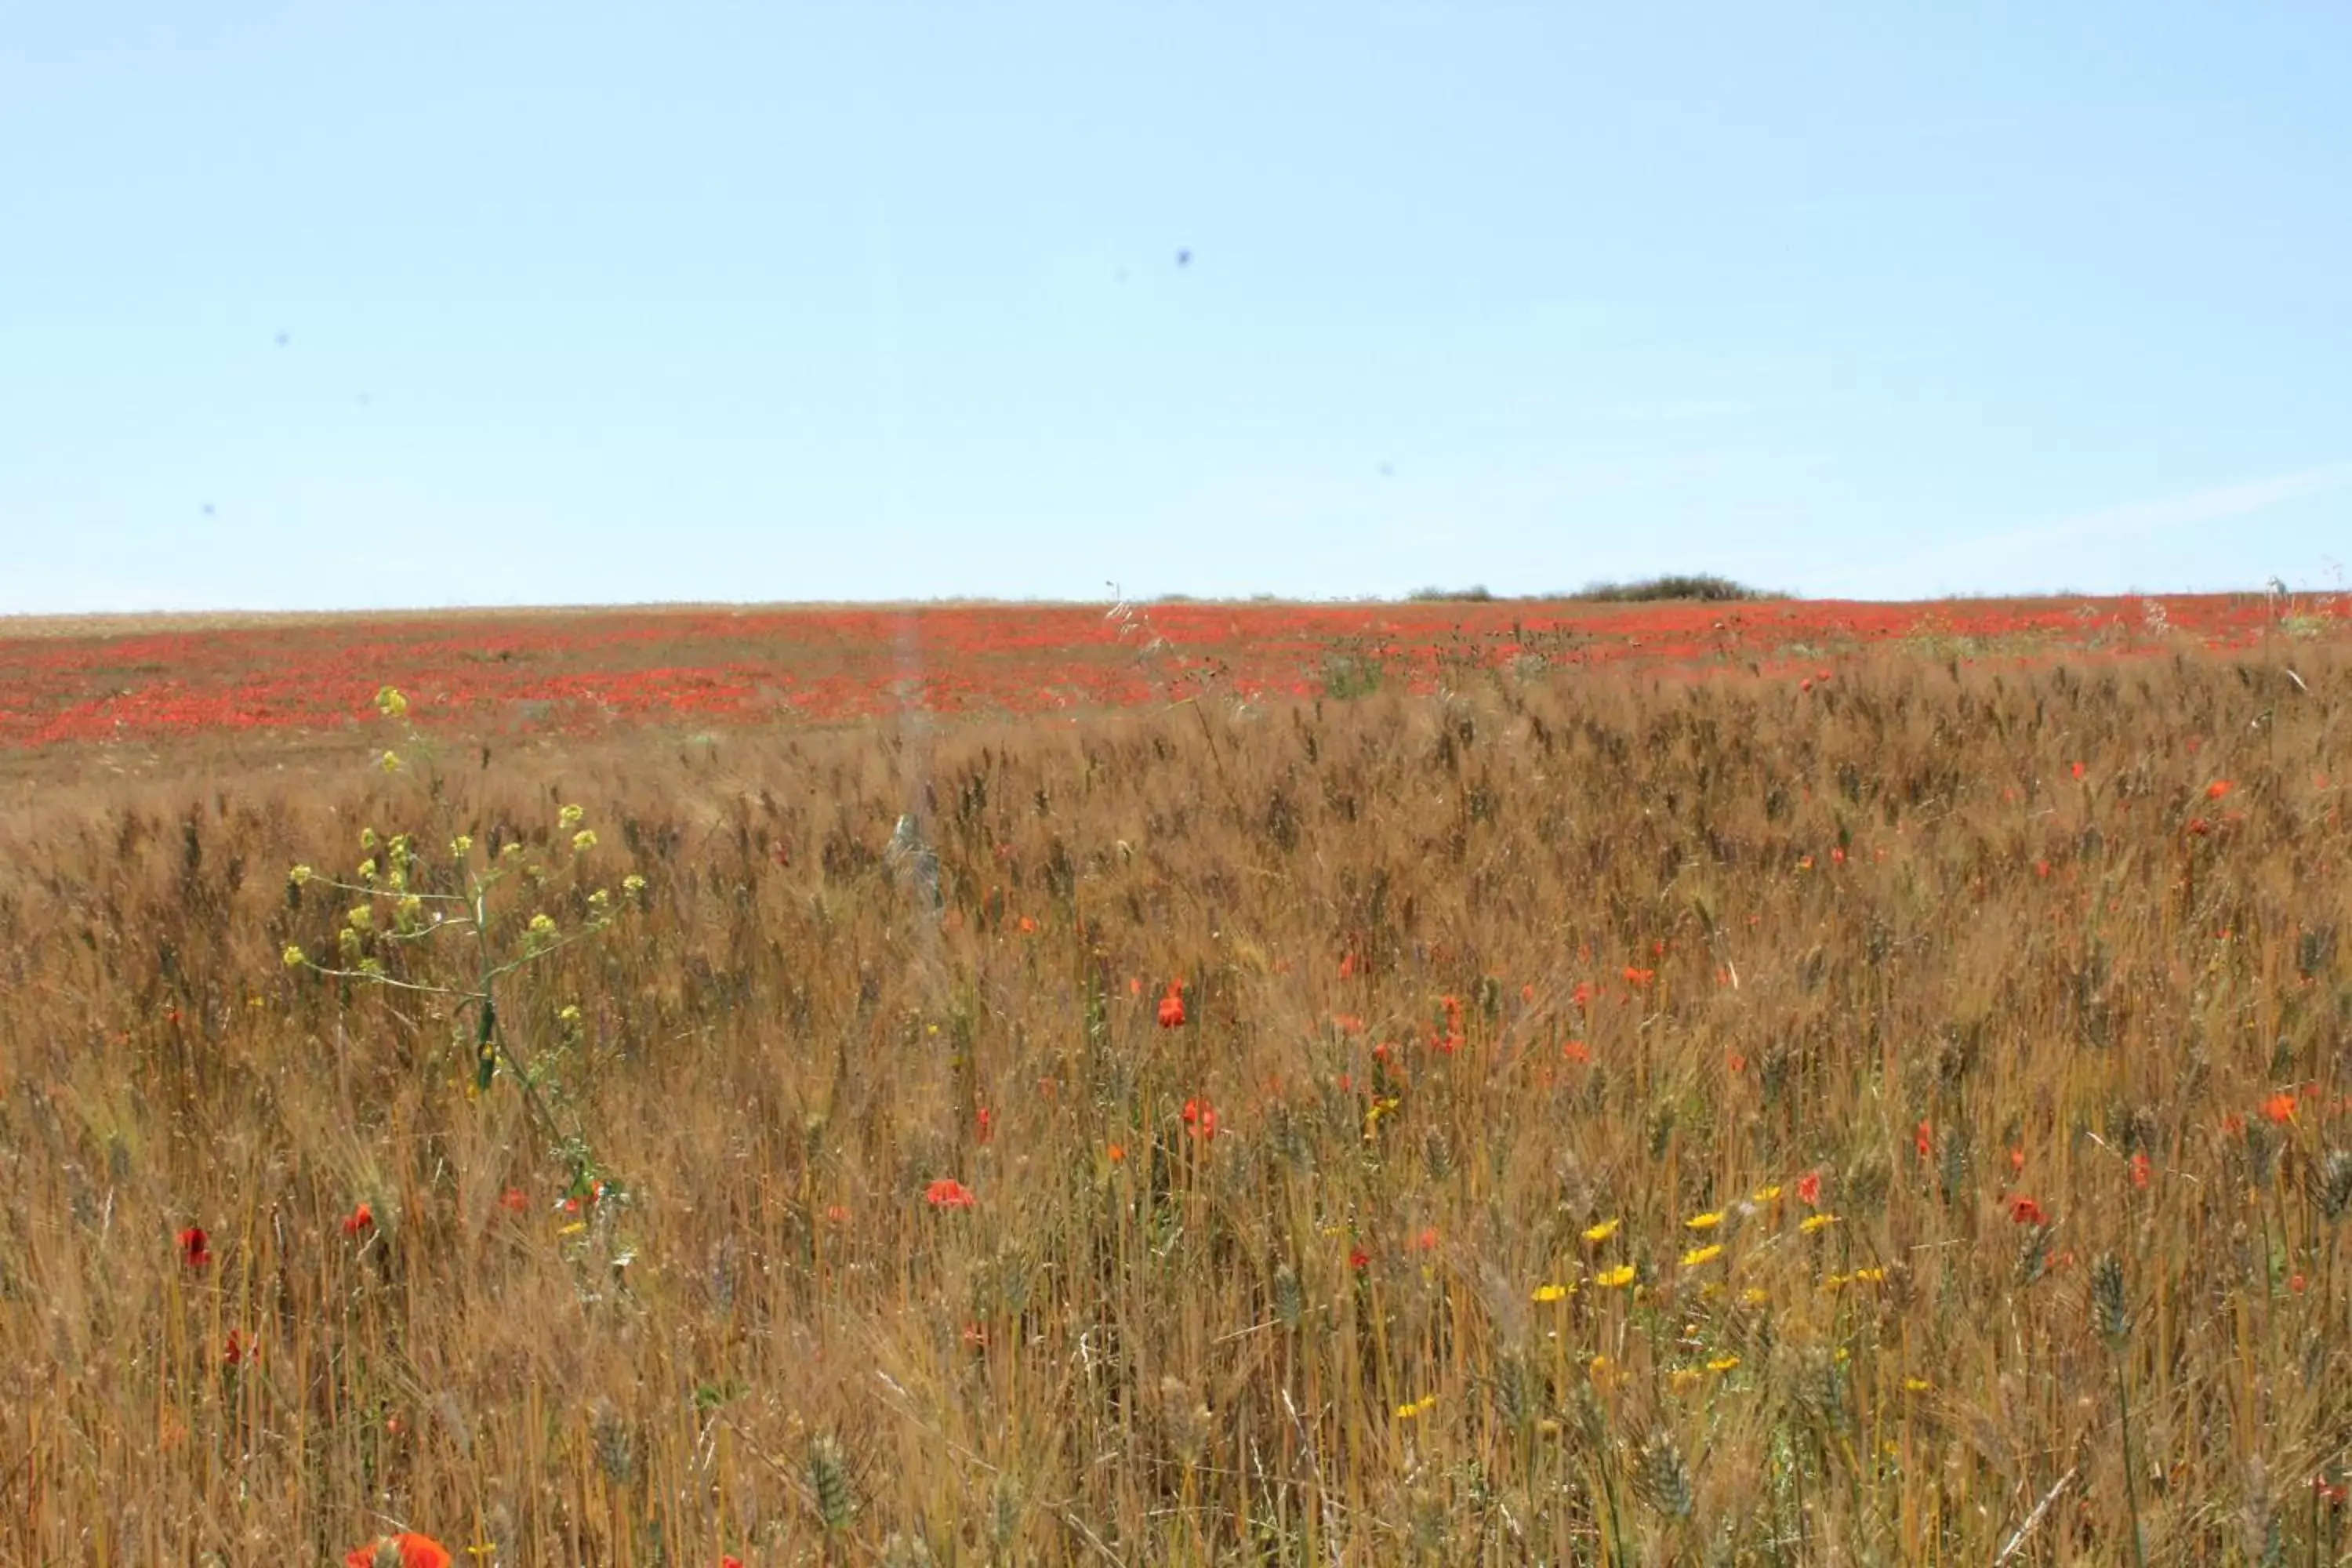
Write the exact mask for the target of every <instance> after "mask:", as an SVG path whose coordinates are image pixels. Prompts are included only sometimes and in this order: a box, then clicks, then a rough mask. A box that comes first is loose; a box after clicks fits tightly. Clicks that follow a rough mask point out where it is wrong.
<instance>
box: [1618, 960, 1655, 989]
mask: <svg viewBox="0 0 2352 1568" xmlns="http://www.w3.org/2000/svg"><path fill="white" fill-rule="evenodd" d="M1657 977H1658V972H1657V971H1656V970H1654V969H1636V968H1634V967H1633V965H1632V964H1630V963H1629V964H1627V965H1626V966H1625V984H1628V985H1631V986H1633V988H1634V989H1635V990H1637V991H1638V990H1640V989H1641V988H1642V987H1643V986H1644V985H1647V984H1650V982H1651V981H1653V980H1655V979H1656V978H1657Z"/></svg>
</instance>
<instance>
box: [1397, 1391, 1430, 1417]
mask: <svg viewBox="0 0 2352 1568" xmlns="http://www.w3.org/2000/svg"><path fill="white" fill-rule="evenodd" d="M1436 1407H1437V1395H1435V1394H1423V1395H1422V1396H1421V1397H1420V1398H1419V1399H1412V1400H1407V1401H1406V1402H1405V1403H1404V1404H1402V1405H1398V1406H1397V1407H1396V1413H1397V1419H1398V1420H1400V1421H1411V1420H1412V1419H1414V1418H1415V1417H1416V1416H1420V1415H1427V1414H1428V1413H1429V1412H1430V1411H1432V1410H1433V1409H1435V1408H1436Z"/></svg>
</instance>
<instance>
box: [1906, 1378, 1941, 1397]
mask: <svg viewBox="0 0 2352 1568" xmlns="http://www.w3.org/2000/svg"><path fill="white" fill-rule="evenodd" d="M1935 1386H1936V1385H1935V1384H1932V1383H1929V1382H1928V1381H1927V1379H1926V1378H1924V1377H1906V1378H1905V1379H1904V1380H1903V1392H1904V1393H1906V1394H1925V1393H1927V1391H1928V1390H1929V1389H1931V1388H1933V1387H1935Z"/></svg>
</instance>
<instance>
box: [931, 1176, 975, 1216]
mask: <svg viewBox="0 0 2352 1568" xmlns="http://www.w3.org/2000/svg"><path fill="white" fill-rule="evenodd" d="M923 1201H924V1202H925V1203H927V1204H929V1205H931V1206H932V1207H933V1208H935V1209H968V1208H971V1207H972V1206H974V1205H977V1204H978V1203H979V1202H980V1200H979V1199H978V1198H976V1197H974V1196H972V1194H971V1188H970V1187H967V1186H965V1185H964V1184H962V1183H961V1182H959V1181H957V1180H956V1179H955V1178H954V1177H953V1176H941V1177H940V1179H939V1180H938V1181H936V1182H933V1183H932V1184H930V1185H929V1186H928V1187H925V1188H924V1189H923Z"/></svg>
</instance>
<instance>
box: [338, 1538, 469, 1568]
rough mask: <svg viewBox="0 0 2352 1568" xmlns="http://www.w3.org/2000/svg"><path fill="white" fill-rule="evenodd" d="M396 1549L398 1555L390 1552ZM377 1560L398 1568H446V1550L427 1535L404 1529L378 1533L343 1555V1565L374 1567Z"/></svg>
mask: <svg viewBox="0 0 2352 1568" xmlns="http://www.w3.org/2000/svg"><path fill="white" fill-rule="evenodd" d="M395 1552H396V1553H398V1555H397V1556H394V1555H393V1553H395ZM377 1563H398V1564H399V1565H400V1568H449V1549H448V1548H447V1547H446V1546H444V1545H442V1544H441V1543H440V1542H437V1541H436V1540H434V1539H433V1538H432V1537H431V1536H429V1535H419V1534H417V1533H416V1532H415V1531H413V1530H404V1531H401V1532H400V1533H399V1534H398V1535H383V1536H378V1537H377V1538H376V1539H375V1540H373V1541H371V1542H368V1543H367V1544H366V1545H365V1546H362V1547H358V1548H355V1549H354V1550H352V1551H351V1552H347V1553H345V1554H344V1557H343V1568H376V1564H377Z"/></svg>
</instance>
